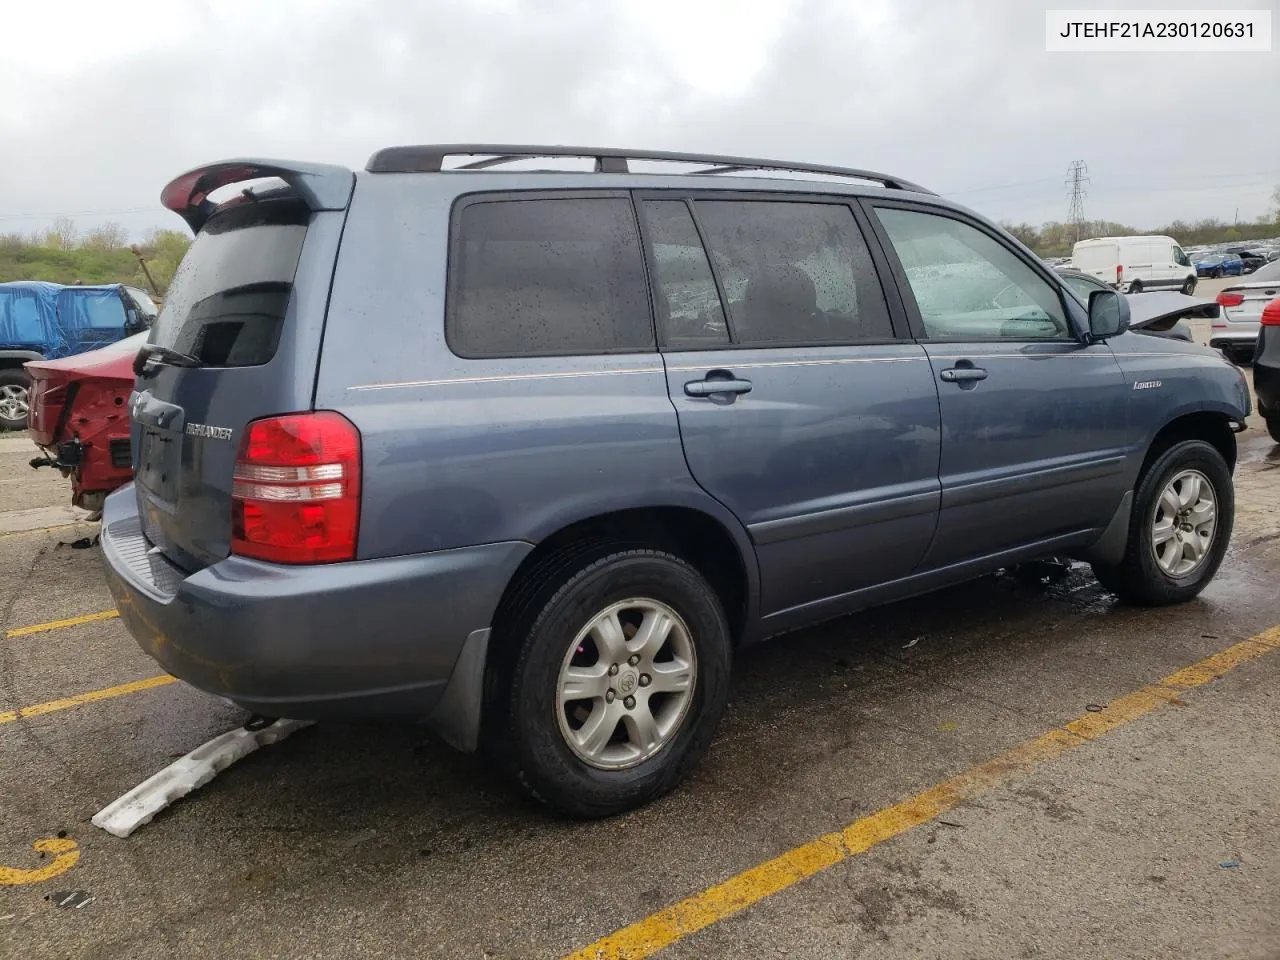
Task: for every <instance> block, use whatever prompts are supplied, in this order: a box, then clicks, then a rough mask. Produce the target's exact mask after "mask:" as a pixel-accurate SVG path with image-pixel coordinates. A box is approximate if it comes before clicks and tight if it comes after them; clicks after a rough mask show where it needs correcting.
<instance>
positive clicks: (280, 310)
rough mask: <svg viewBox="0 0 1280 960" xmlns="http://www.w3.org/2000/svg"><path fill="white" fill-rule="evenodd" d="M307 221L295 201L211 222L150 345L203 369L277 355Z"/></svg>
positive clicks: (252, 207)
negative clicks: (186, 356)
mask: <svg viewBox="0 0 1280 960" xmlns="http://www.w3.org/2000/svg"><path fill="white" fill-rule="evenodd" d="M309 217H310V212H309V211H308V209H307V207H306V205H305V204H304V203H302V202H300V201H294V200H273V201H268V202H265V203H247V204H245V205H243V206H239V207H234V208H232V209H230V210H227V211H224V212H223V213H220V214H218V215H217V216H215V217H214V218H213V219H211V220H210V221H209V222H208V223H207V224H206V225H205V227H204V229H203V230H201V231H200V233H199V234H198V235H197V236H196V239H195V242H193V243H192V244H191V249H190V250H188V251H187V255H186V256H185V257H183V258H182V264H181V265H180V266H179V267H178V271H177V273H175V274H174V277H173V282H172V283H171V284H170V286H169V291H168V294H167V295H166V297H165V301H164V309H163V310H161V311H160V316H159V317H158V318H157V319H156V322H155V326H154V327H153V328H152V336H151V342H152V343H155V344H159V345H160V346H162V347H169V348H170V349H172V350H177V351H179V352H180V353H185V354H189V355H190V356H193V357H195V358H196V359H197V360H199V361H200V363H201V365H202V366H207V367H245V366H254V365H256V364H262V363H266V362H267V361H268V360H270V359H271V358H272V357H273V356H274V355H275V352H276V347H277V345H278V344H279V342H280V331H281V329H282V328H283V326H284V315H285V309H286V308H287V307H288V304H289V295H290V293H291V292H292V290H293V277H294V274H295V273H296V272H297V269H298V257H299V256H300V255H301V253H302V242H303V240H305V239H306V235H307V222H308V219H309Z"/></svg>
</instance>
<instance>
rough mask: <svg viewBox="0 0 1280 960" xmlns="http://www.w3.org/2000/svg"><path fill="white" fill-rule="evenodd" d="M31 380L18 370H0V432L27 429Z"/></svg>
mask: <svg viewBox="0 0 1280 960" xmlns="http://www.w3.org/2000/svg"><path fill="white" fill-rule="evenodd" d="M30 396H31V380H30V378H28V377H27V375H26V373H25V372H24V371H22V370H20V369H8V370H0V430H25V429H27V401H28V399H29V397H30Z"/></svg>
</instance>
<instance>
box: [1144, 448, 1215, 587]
mask: <svg viewBox="0 0 1280 960" xmlns="http://www.w3.org/2000/svg"><path fill="white" fill-rule="evenodd" d="M1217 530H1218V500H1217V497H1216V495H1215V494H1214V490H1213V484H1212V483H1210V481H1209V478H1208V477H1206V476H1205V475H1204V474H1203V473H1201V472H1200V471H1199V470H1183V471H1182V472H1181V473H1178V474H1176V475H1174V476H1173V477H1172V478H1171V479H1170V480H1169V482H1168V483H1167V484H1165V487H1164V490H1163V491H1161V493H1160V498H1159V500H1158V501H1157V502H1156V507H1155V514H1154V516H1153V518H1152V523H1151V550H1152V553H1153V555H1154V556H1155V559H1156V563H1157V564H1158V565H1159V567H1160V569H1161V570H1163V571H1164V572H1165V573H1166V574H1168V575H1169V576H1171V577H1185V576H1188V575H1190V574H1191V573H1193V572H1195V570H1196V569H1198V568H1199V567H1200V565H1201V564H1202V563H1204V561H1205V559H1206V558H1207V557H1208V556H1209V554H1210V552H1211V548H1212V547H1213V542H1214V537H1215V536H1216V534H1217Z"/></svg>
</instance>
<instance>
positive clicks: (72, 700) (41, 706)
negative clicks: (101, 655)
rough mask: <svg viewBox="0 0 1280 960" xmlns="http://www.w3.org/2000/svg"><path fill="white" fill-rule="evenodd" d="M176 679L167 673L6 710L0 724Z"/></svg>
mask: <svg viewBox="0 0 1280 960" xmlns="http://www.w3.org/2000/svg"><path fill="white" fill-rule="evenodd" d="M176 679H177V678H176V677H171V676H169V675H168V674H167V673H162V674H160V676H158V677H148V678H147V679H146V680H135V681H133V682H132V683H122V684H120V685H119V686H118V687H107V688H106V689H104V690H90V691H89V692H88V693H77V694H76V695H75V696H71V697H63V698H62V699H61V700H49V701H47V702H45V703H37V704H34V705H32V706H30V707H20V708H18V709H17V710H6V711H3V712H0V723H12V722H13V721H15V720H17V719H18V718H19V717H38V716H40V715H41V714H43V713H56V712H58V711H59V710H70V709H71V708H72V707H81V706H84V705H85V704H86V703H97V702H98V701H99V700H111V699H113V698H114V697H126V696H128V695H129V694H131V693H140V692H141V691H143V690H150V689H152V688H153V687H163V686H164V685H165V684H167V683H173V682H174V681H175V680H176Z"/></svg>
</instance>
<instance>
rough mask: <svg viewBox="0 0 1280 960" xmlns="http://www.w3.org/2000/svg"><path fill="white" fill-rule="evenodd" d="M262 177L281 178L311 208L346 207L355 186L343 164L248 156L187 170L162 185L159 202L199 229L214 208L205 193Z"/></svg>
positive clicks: (196, 231)
mask: <svg viewBox="0 0 1280 960" xmlns="http://www.w3.org/2000/svg"><path fill="white" fill-rule="evenodd" d="M265 177H279V178H280V179H282V180H284V182H285V183H287V184H288V185H289V186H290V187H291V188H292V189H293V190H295V191H296V192H297V193H298V195H299V196H301V197H302V198H303V200H305V201H306V202H307V205H308V206H309V207H310V208H311V209H312V210H344V209H346V206H347V202H348V201H349V200H350V199H351V190H352V189H353V188H354V187H355V175H354V174H352V172H351V171H350V170H348V169H346V168H345V167H335V166H330V165H329V164H324V163H294V162H292V161H290V160H264V159H262V158H260V157H248V158H242V159H237V160H223V161H220V162H218V163H209V164H206V165H205V166H203V167H196V168H195V169H194V170H188V171H187V172H186V173H184V174H182V175H180V176H178V177H175V178H174V179H173V180H171V181H170V182H169V183H168V184H167V185H166V186H165V188H164V189H163V190H162V191H161V192H160V202H161V203H162V204H164V206H165V207H167V208H168V209H170V210H172V211H173V212H174V213H176V214H177V215H178V216H180V217H182V219H183V220H185V221H187V225H188V226H189V227H191V231H192V233H199V232H200V228H201V227H203V226H204V224H205V221H206V220H208V219H209V217H211V216H212V215H213V212H214V210H216V209H217V204H215V203H213V201H211V200H210V199H209V194H211V193H213V192H214V191H215V190H217V189H218V188H220V187H225V186H227V185H228V184H232V183H241V182H243V181H245V180H258V179H262V178H265Z"/></svg>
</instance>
